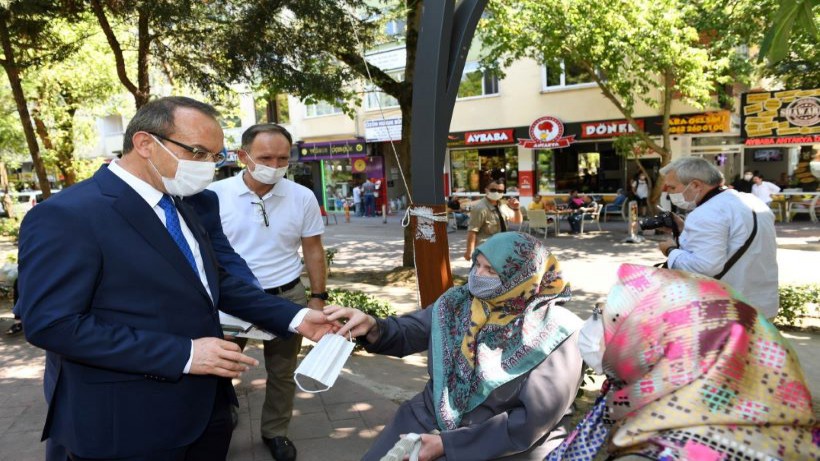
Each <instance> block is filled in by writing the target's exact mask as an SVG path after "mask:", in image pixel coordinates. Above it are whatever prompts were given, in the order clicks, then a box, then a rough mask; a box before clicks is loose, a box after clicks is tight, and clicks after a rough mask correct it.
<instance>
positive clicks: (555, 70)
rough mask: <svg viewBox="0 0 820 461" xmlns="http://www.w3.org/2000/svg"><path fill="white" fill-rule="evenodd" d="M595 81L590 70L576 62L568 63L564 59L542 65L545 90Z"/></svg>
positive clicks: (542, 82) (542, 80)
mask: <svg viewBox="0 0 820 461" xmlns="http://www.w3.org/2000/svg"><path fill="white" fill-rule="evenodd" d="M594 82H595V80H594V79H593V78H592V75H591V74H590V73H589V72H587V71H586V70H585V69H584V68H583V67H581V66H579V65H577V64H574V63H566V62H565V61H563V60H562V61H554V62H551V63H547V64H544V65H543V66H542V67H541V84H542V87H543V88H544V89H545V90H546V89H550V88H558V87H567V86H575V85H591V84H594Z"/></svg>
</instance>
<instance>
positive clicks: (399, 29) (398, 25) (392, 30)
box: [384, 19, 407, 37]
mask: <svg viewBox="0 0 820 461" xmlns="http://www.w3.org/2000/svg"><path fill="white" fill-rule="evenodd" d="M406 26H407V24H406V22H405V21H404V19H393V20H392V21H388V22H387V24H385V25H384V33H385V35H387V36H388V37H399V36H402V37H403V36H404V31H405V29H407V27H406Z"/></svg>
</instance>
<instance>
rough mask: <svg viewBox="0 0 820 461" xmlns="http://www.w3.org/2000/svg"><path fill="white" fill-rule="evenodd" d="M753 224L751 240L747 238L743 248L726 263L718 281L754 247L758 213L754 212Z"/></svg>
mask: <svg viewBox="0 0 820 461" xmlns="http://www.w3.org/2000/svg"><path fill="white" fill-rule="evenodd" d="M752 222H753V223H754V225H753V226H752V233H751V234H749V238H747V239H746V241H745V242H744V243H743V246H741V247H740V248H738V249H737V251H735V254H733V255H732V257H731V258H729V260H728V261H726V264H725V265H724V266H723V270H722V271H720V273H719V274H718V275H716V276H715V278H716V279H718V280H720V279H722V278H723V276H724V275H726V273H727V272H729V269H731V268H732V266H734V265H735V263H736V262H737V260H738V259H740V257H741V256H743V253H746V250H748V249H749V246H751V245H752V240H754V239H755V235H757V213H755V212H754V211H752Z"/></svg>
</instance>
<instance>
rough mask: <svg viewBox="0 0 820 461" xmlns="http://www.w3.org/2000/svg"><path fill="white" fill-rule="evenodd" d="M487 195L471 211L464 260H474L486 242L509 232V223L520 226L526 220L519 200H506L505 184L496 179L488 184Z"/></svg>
mask: <svg viewBox="0 0 820 461" xmlns="http://www.w3.org/2000/svg"><path fill="white" fill-rule="evenodd" d="M485 192H486V195H484V198H483V199H481V200H479V201H478V203H476V204H475V205H473V207H472V208H471V209H470V222H469V223H468V224H467V249H466V250H465V251H464V259H466V260H467V261H470V260H471V259H472V258H473V250H475V247H476V245H480V244H481V242H483V241H484V240H486V239H488V238H490V237H492V236H493V235H495V234H497V233H499V232H507V221H508V220H509V221H510V222H513V223H517V224H520V223H521V221H523V220H524V217H523V216H522V215H521V207H520V205H519V203H518V199H516V198H511V199H509V200H508V201H507V203H506V204H505V203H503V202H501V199H502V198H504V182H503V181H502V180H499V179H496V180H494V181H493V182H491V183H490V184H487V188H486V189H485Z"/></svg>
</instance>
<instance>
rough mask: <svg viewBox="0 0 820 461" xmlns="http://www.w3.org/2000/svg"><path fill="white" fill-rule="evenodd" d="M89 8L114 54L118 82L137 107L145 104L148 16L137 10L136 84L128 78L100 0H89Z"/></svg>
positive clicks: (120, 48)
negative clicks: (132, 98)
mask: <svg viewBox="0 0 820 461" xmlns="http://www.w3.org/2000/svg"><path fill="white" fill-rule="evenodd" d="M91 9H92V10H93V11H94V16H96V17H97V22H98V23H99V24H100V28H101V29H102V30H103V33H104V34H105V38H106V39H107V40H108V45H109V47H110V48H111V52H112V53H113V54H114V61H115V63H116V68H117V77H119V79H120V83H122V85H123V86H124V87H125V89H126V90H128V92H129V93H131V95H133V96H134V104H135V105H136V106H137V109H139V108H140V107H142V106H143V105H145V103H147V102H148V100H149V98H150V96H151V95H150V90H151V87H150V82H149V80H148V48H149V45H150V43H151V37H150V36H149V35H148V32H149V31H148V17H149V15H148V14H147V13H143V10H142V9H140V10H139V19H138V21H137V34H138V36H137V42H138V45H137V67H138V70H137V85H134V82H132V81H131V79H130V78H128V70H127V69H126V68H125V57H124V55H123V52H122V46H120V42H119V41H118V40H117V36H116V35H115V34H114V30H113V29H112V28H111V24H110V23H109V22H108V17H106V15H105V9H104V7H103V5H102V3H101V2H100V0H91Z"/></svg>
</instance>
